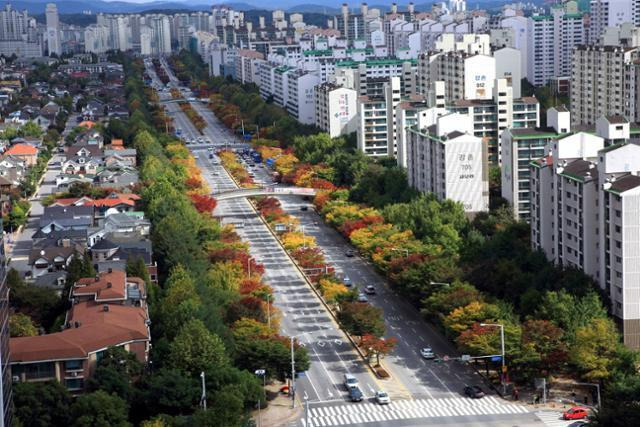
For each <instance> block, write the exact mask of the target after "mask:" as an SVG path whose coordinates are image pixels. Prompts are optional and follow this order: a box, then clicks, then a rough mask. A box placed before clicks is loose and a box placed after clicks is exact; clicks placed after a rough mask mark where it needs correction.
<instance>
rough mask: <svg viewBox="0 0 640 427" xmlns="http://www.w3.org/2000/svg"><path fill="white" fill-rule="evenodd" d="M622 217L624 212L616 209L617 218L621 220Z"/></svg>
mask: <svg viewBox="0 0 640 427" xmlns="http://www.w3.org/2000/svg"><path fill="white" fill-rule="evenodd" d="M621 216H622V212H621V211H620V210H619V209H616V217H617V218H620V217H621Z"/></svg>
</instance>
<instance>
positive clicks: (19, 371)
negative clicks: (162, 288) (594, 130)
mask: <svg viewBox="0 0 640 427" xmlns="http://www.w3.org/2000/svg"><path fill="white" fill-rule="evenodd" d="M69 297H70V299H71V301H72V306H71V309H70V310H69V311H68V312H67V316H66V319H65V329H64V330H62V331H61V332H56V333H52V334H46V335H39V336H34V337H21V338H11V339H10V342H9V346H10V351H11V355H10V363H11V372H12V375H13V376H14V377H18V380H19V381H47V380H57V381H60V382H61V383H62V384H64V385H65V386H66V387H67V388H68V389H69V390H70V391H72V392H82V391H83V389H84V386H85V381H86V380H87V379H88V378H90V377H91V375H92V374H93V372H94V371H95V368H96V366H97V363H98V360H100V357H101V355H102V354H103V352H104V351H105V350H106V349H107V348H109V347H111V346H118V347H123V348H125V349H126V350H127V351H129V352H131V353H133V354H135V355H136V357H137V358H138V360H140V361H141V362H147V361H148V356H149V347H150V340H151V334H150V331H149V313H148V310H147V305H146V287H145V283H144V281H143V280H142V279H139V278H137V277H127V275H126V273H124V271H116V270H111V271H106V272H104V273H102V274H99V275H97V276H96V277H91V278H83V279H80V280H79V281H78V282H77V283H75V284H74V286H73V287H72V289H71V291H70V296H69Z"/></svg>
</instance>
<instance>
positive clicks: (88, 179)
mask: <svg viewBox="0 0 640 427" xmlns="http://www.w3.org/2000/svg"><path fill="white" fill-rule="evenodd" d="M94 179H95V175H73V174H60V175H58V176H56V188H57V189H58V190H61V191H63V190H66V189H68V188H69V187H71V186H72V185H73V184H76V183H88V184H93V181H94Z"/></svg>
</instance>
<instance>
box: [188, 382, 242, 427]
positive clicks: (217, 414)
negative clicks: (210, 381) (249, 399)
mask: <svg viewBox="0 0 640 427" xmlns="http://www.w3.org/2000/svg"><path fill="white" fill-rule="evenodd" d="M208 401H209V402H212V404H211V406H210V407H208V408H207V410H206V411H203V410H198V411H196V413H195V414H194V416H193V425H195V426H198V427H218V426H229V427H241V426H243V425H244V422H245V420H244V418H245V416H244V415H243V412H244V399H243V397H242V394H241V393H240V391H239V390H238V389H237V388H236V387H234V386H233V385H227V386H225V387H224V388H223V389H221V390H219V391H218V392H216V393H215V394H213V396H212V399H211V398H210V399H208Z"/></svg>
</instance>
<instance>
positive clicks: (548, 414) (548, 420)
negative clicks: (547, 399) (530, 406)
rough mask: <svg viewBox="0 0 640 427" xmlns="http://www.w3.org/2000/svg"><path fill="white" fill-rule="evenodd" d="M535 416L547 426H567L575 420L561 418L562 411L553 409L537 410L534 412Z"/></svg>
mask: <svg viewBox="0 0 640 427" xmlns="http://www.w3.org/2000/svg"><path fill="white" fill-rule="evenodd" d="M536 416H537V417H538V418H539V419H540V421H542V422H543V423H544V425H546V426H547V427H567V426H569V425H571V424H573V423H574V422H575V421H572V420H569V421H566V420H563V419H562V413H561V412H555V411H538V412H536Z"/></svg>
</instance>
